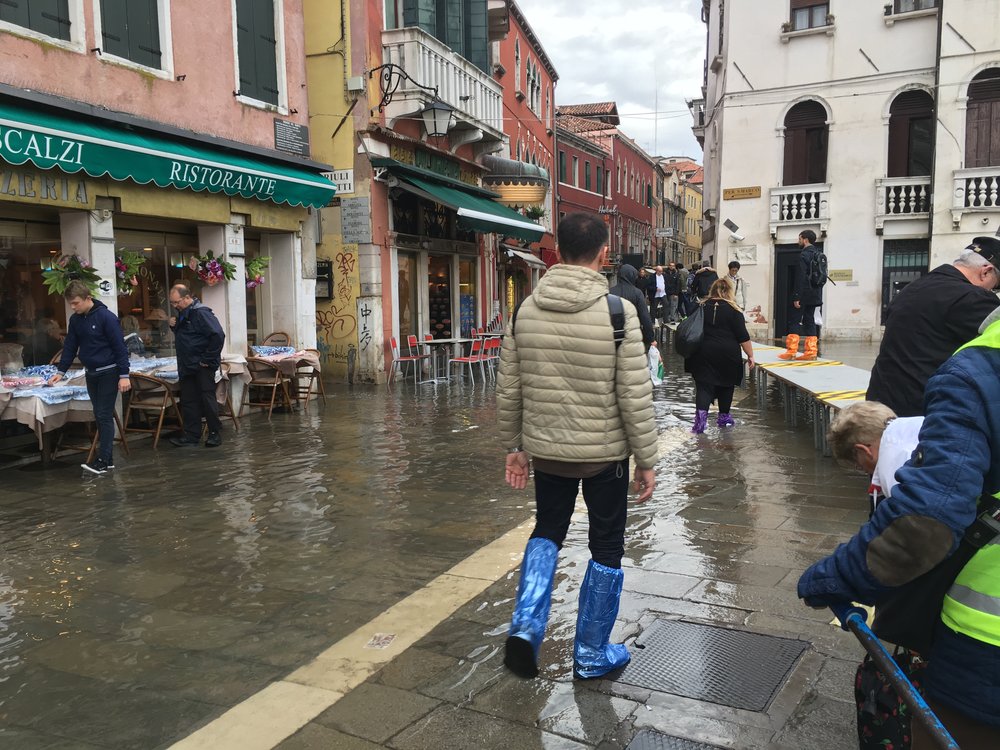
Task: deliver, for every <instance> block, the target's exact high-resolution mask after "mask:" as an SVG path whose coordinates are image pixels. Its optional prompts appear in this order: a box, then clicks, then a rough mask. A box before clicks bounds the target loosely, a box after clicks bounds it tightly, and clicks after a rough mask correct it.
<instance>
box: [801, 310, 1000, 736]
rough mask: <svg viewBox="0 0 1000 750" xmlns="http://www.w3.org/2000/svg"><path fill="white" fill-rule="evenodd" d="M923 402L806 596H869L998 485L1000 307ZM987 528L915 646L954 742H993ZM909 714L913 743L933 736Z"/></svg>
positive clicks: (912, 567) (997, 656)
mask: <svg viewBox="0 0 1000 750" xmlns="http://www.w3.org/2000/svg"><path fill="white" fill-rule="evenodd" d="M998 313H1000V310H998ZM925 413H926V418H925V420H924V424H923V427H922V428H921V430H920V439H919V445H918V448H917V450H916V451H915V452H914V455H913V457H912V458H911V459H910V461H909V462H907V463H906V464H905V465H904V466H903V467H902V468H901V469H900V470H899V471H898V472H897V474H896V478H897V479H898V480H899V484H898V485H897V486H896V487H895V488H894V489H893V493H892V497H891V498H889V499H887V500H885V501H884V502H883V503H881V504H880V505H879V506H878V509H877V510H876V511H875V513H874V514H873V515H872V517H871V519H870V520H869V522H868V523H866V524H865V525H864V526H863V527H862V528H861V530H860V531H859V532H858V533H857V534H856V535H855V536H854V537H853V538H852V539H851V540H850V541H849V542H848V543H847V544H844V545H841V546H840V547H838V548H837V551H836V552H834V554H832V555H831V556H829V557H827V558H825V559H823V560H820V561H819V562H818V563H816V564H814V565H813V566H812V567H810V568H809V569H808V570H807V571H806V572H805V573H803V574H802V577H801V578H800V579H799V587H798V593H799V596H800V597H801V598H802V599H804V600H805V603H806V604H808V605H810V606H814V607H817V606H827V605H829V604H832V603H838V602H850V601H856V602H862V603H866V604H877V602H878V601H879V600H880V599H882V598H884V597H886V596H887V595H888V594H890V593H891V592H892V591H893V590H894V589H896V588H897V587H900V586H902V585H904V584H906V583H909V582H910V581H912V580H914V579H916V578H917V577H919V576H921V575H922V574H924V573H926V572H928V571H930V570H931V569H933V568H934V567H935V566H937V565H938V564H939V563H940V562H942V561H943V560H945V559H946V558H948V557H949V556H950V555H951V554H953V553H954V552H955V550H956V549H957V548H958V546H959V542H960V541H961V540H962V538H963V536H964V535H965V532H966V530H967V529H968V528H969V527H970V526H972V525H973V523H974V522H977V516H978V515H979V514H980V512H981V510H982V507H983V505H984V504H985V503H986V502H988V500H989V498H988V495H989V494H993V493H997V496H1000V492H998V491H1000V315H998V314H997V313H994V315H992V316H990V318H988V319H987V321H986V322H985V323H984V324H983V328H982V329H981V335H980V336H979V337H978V338H976V339H974V340H973V341H971V342H969V343H968V344H966V345H965V346H964V347H962V348H961V349H960V350H959V351H958V352H956V353H955V355H954V356H953V357H951V358H950V359H949V360H948V361H947V362H945V363H944V365H942V366H941V369H939V370H938V371H937V373H936V374H935V375H934V376H933V377H932V378H931V380H930V381H929V382H928V384H927V390H926V403H925ZM983 493H988V494H987V498H986V500H985V501H983V504H981V503H980V496H981V495H983ZM982 522H983V521H979V523H982ZM997 526H998V528H1000V525H997ZM985 539H986V540H987V541H986V543H985V544H984V545H983V546H981V547H980V548H979V549H978V551H976V552H975V553H974V554H973V555H972V557H971V560H970V561H969V562H968V563H966V564H965V566H964V567H963V568H962V569H961V571H960V572H959V574H958V577H957V579H956V580H955V581H954V583H953V584H952V586H951V588H950V589H949V591H948V594H947V596H945V599H944V603H943V606H942V610H941V617H940V621H939V622H938V623H937V626H936V630H935V631H934V640H933V645H932V646H931V649H930V652H929V653H927V654H924V656H926V657H928V658H929V660H930V666H929V667H928V669H927V671H926V673H925V675H926V676H925V677H924V680H923V682H924V688H925V693H926V695H927V698H928V702H929V703H930V704H931V706H932V708H933V709H934V710H935V712H936V713H937V714H938V716H939V717H940V718H941V720H942V721H943V722H944V724H945V726H946V727H947V728H948V730H949V731H950V732H951V734H952V736H953V737H954V738H955V740H956V741H957V742H958V744H959V746H960V747H961V748H962V750H973V749H975V748H1000V537H994V536H993V535H992V531H991V532H990V534H988V535H987V536H986V537H985ZM977 546H978V545H977ZM918 724H919V723H918V722H915V723H914V727H913V733H914V736H913V749H914V750H925V748H930V747H933V746H934V745H933V744H932V743H931V740H930V738H929V737H928V736H926V735H924V734H923V731H924V730H923V728H922V726H919V725H918Z"/></svg>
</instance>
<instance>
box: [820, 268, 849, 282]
mask: <svg viewBox="0 0 1000 750" xmlns="http://www.w3.org/2000/svg"><path fill="white" fill-rule="evenodd" d="M826 277H827V278H828V279H830V281H854V269H853V268H836V269H834V268H831V269H830V270H829V271H827V273H826Z"/></svg>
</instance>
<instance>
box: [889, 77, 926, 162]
mask: <svg viewBox="0 0 1000 750" xmlns="http://www.w3.org/2000/svg"><path fill="white" fill-rule="evenodd" d="M933 159H934V100H933V99H932V98H931V95H930V94H928V93H927V92H926V91H904V92H903V93H902V94H900V95H899V96H897V97H896V98H895V99H893V100H892V104H891V105H890V107H889V163H888V165H887V168H886V176H887V177H924V176H927V175H930V173H931V162H932V160H933Z"/></svg>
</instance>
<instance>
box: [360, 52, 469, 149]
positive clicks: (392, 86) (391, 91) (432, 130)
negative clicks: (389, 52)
mask: <svg viewBox="0 0 1000 750" xmlns="http://www.w3.org/2000/svg"><path fill="white" fill-rule="evenodd" d="M376 72H378V73H379V77H378V84H379V91H381V92H382V98H381V99H380V100H379V103H378V111H379V112H382V111H384V110H385V108H386V105H388V104H389V103H390V102H391V101H392V98H393V96H395V94H396V91H398V90H399V87H400V85H401V84H402V83H403V81H404V80H406V81H409V82H410V83H411V84H413V85H414V86H416V87H417V88H418V89H423V90H424V91H426V92H427V93H428V94H430V95H431V96H432V97H433V100H432V101H431V103H430V104H428V105H427V106H426V107H424V109H423V110H421V112H420V116H421V118H422V120H423V123H424V130H425V131H426V132H427V135H428V136H429V137H431V138H441V137H443V136H445V135H447V134H448V131H449V130H451V128H452V127H453V126H454V124H455V110H454V108H453V107H450V106H448V105H447V104H445V103H444V102H443V101H441V99H440V98H439V97H438V87H437V86H425V85H423V84H422V83H419V82H418V81H416V80H414V79H413V77H412V76H411V75H410V74H409V73H407V72H406V71H405V70H404V69H403V68H402V67H401V66H399V65H396V64H395V63H385V64H384V65H379V66H377V67H374V68H372V69H371V70H369V71H368V77H369V78H371V77H372V76H374V75H375V73H376ZM372 114H373V115H374V114H375V113H374V111H373V112H372Z"/></svg>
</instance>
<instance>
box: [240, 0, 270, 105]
mask: <svg viewBox="0 0 1000 750" xmlns="http://www.w3.org/2000/svg"><path fill="white" fill-rule="evenodd" d="M276 27H277V24H276V23H275V5H274V0H236V56H237V58H238V62H239V82H240V86H239V93H240V96H245V97H248V98H250V99H256V100H258V101H261V102H266V103H267V104H274V105H276V106H277V104H278V100H279V94H280V92H279V87H278V34H277V31H276Z"/></svg>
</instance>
